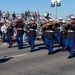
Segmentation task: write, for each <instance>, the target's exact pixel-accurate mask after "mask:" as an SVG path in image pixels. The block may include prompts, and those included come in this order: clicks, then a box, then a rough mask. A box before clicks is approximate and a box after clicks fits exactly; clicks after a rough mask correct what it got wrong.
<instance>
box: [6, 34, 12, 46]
mask: <svg viewBox="0 0 75 75" xmlns="http://www.w3.org/2000/svg"><path fill="white" fill-rule="evenodd" d="M7 42H8V44H9V47H11V46H12V36H11V35H7Z"/></svg>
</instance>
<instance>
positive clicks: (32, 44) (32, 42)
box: [27, 36, 35, 51]
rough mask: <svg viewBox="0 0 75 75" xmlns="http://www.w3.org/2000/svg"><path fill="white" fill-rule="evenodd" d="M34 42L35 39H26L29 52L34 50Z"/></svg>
mask: <svg viewBox="0 0 75 75" xmlns="http://www.w3.org/2000/svg"><path fill="white" fill-rule="evenodd" d="M34 40H35V37H32V36H28V37H27V41H28V43H29V45H30V48H31V50H30V51H33V50H34Z"/></svg>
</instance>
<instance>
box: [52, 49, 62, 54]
mask: <svg viewBox="0 0 75 75" xmlns="http://www.w3.org/2000/svg"><path fill="white" fill-rule="evenodd" d="M61 51H62V49H61V48H59V49H56V50H54V51H53V54H55V53H58V52H61Z"/></svg>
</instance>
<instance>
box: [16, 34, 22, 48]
mask: <svg viewBox="0 0 75 75" xmlns="http://www.w3.org/2000/svg"><path fill="white" fill-rule="evenodd" d="M16 41H17V43H18V46H19V48H22V47H23V35H16Z"/></svg>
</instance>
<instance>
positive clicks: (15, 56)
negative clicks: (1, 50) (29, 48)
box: [10, 54, 27, 58]
mask: <svg viewBox="0 0 75 75" xmlns="http://www.w3.org/2000/svg"><path fill="white" fill-rule="evenodd" d="M26 55H27V54H20V55H14V56H10V57H13V58H17V57H22V56H26Z"/></svg>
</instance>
